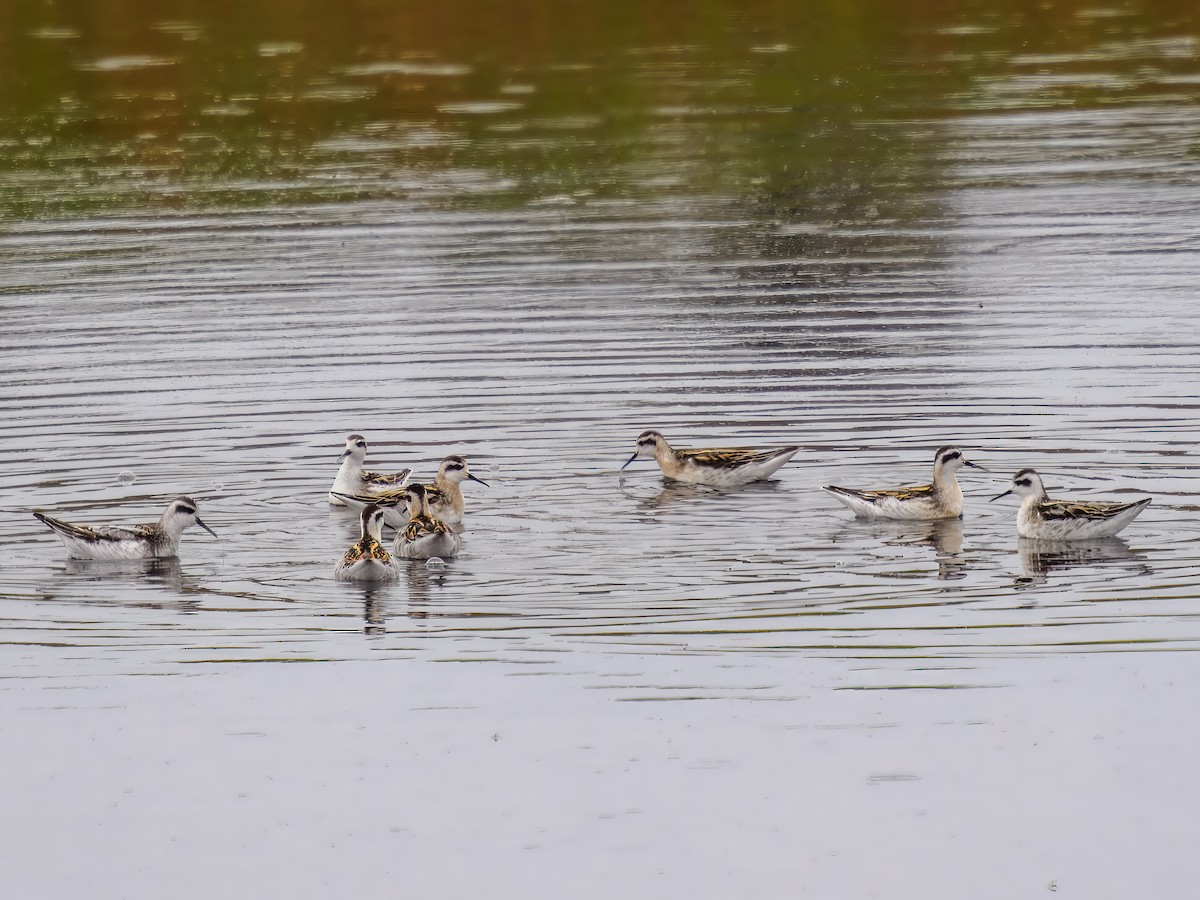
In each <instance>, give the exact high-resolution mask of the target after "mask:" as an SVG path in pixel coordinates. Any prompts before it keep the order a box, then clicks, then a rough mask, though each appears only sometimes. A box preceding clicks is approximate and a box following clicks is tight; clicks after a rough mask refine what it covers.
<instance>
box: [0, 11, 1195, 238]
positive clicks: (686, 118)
mask: <svg viewBox="0 0 1200 900" xmlns="http://www.w3.org/2000/svg"><path fill="white" fill-rule="evenodd" d="M1197 19H1198V13H1197V11H1196V4H1195V3H1194V2H1183V0H1131V2H1121V3H1115V4H1108V5H1104V4H1097V3H1095V2H1090V3H1085V2H1067V3H1054V4H1043V3H1041V2H1032V0H977V2H969V3H962V2H951V0H906V2H902V3H901V2H887V0H812V2H798V0H686V2H685V0H662V2H646V0H613V2H604V3H587V2H580V0H505V2H503V3H496V2H477V0H448V2H447V0H443V2H439V3H436V4H430V3H427V2H424V3H418V2H409V0H343V2H338V3H330V2H328V0H172V2H167V0H157V2H156V0H45V2H32V0H31V2H26V0H16V2H13V3H6V4H3V5H2V6H0V104H2V106H0V109H2V112H0V215H3V216H5V217H7V218H9V219H13V218H18V219H23V218H38V217H44V216H70V215H79V214H87V213H93V212H98V211H105V210H143V211H145V210H151V211H152V210H155V209H175V208H181V209H195V208H210V207H214V206H217V207H246V206H251V207H253V206H261V205H265V204H278V203H321V202H336V201H347V200H356V199H364V198H366V199H370V198H395V197H402V198H406V199H408V200H410V201H412V202H414V203H421V204H430V205H434V206H442V205H469V206H481V207H514V206H521V205H524V204H530V203H562V204H567V203H574V204H586V205H589V206H591V207H594V208H596V209H597V210H598V211H603V210H604V209H607V208H610V206H611V205H612V204H617V205H620V204H635V203H636V204H639V205H643V206H645V207H646V208H648V209H651V210H652V209H653V208H654V204H655V203H657V202H659V201H664V200H667V201H670V202H672V203H673V204H676V205H677V204H678V203H680V202H689V203H694V204H695V206H696V208H697V211H698V212H699V213H701V214H710V215H711V214H718V213H719V212H721V211H724V212H725V213H726V214H729V211H730V210H734V211H736V214H739V215H744V216H749V217H752V218H755V219H763V218H766V219H777V220H780V221H783V222H789V221H794V220H811V219H813V218H816V219H818V220H831V221H834V220H836V221H867V220H872V219H879V218H883V219H905V218H910V217H918V216H923V215H926V214H928V212H929V204H930V203H931V202H932V201H931V198H932V197H933V196H935V195H936V185H937V183H938V180H939V172H940V170H941V168H942V167H943V166H944V165H945V163H944V155H943V153H942V150H941V146H942V141H943V135H942V132H941V129H940V128H939V122H940V121H942V120H943V119H946V118H951V117H954V116H959V115H963V114H964V113H965V112H968V111H971V110H973V109H975V108H976V107H977V106H978V105H979V103H980V102H981V100H980V95H979V87H980V85H981V84H986V83H987V82H988V80H989V79H996V78H1000V77H1003V76H1004V74H1005V73H1006V72H1007V71H1008V69H1009V66H1010V65H1011V63H1012V60H1013V59H1014V58H1016V57H1023V58H1031V57H1042V58H1044V62H1042V63H1041V65H1042V66H1043V67H1049V68H1051V69H1053V70H1054V71H1056V72H1058V71H1071V70H1073V69H1078V68H1080V67H1087V66H1092V67H1102V68H1103V70H1104V71H1106V72H1117V73H1120V72H1122V71H1136V70H1137V69H1138V67H1144V66H1145V65H1146V60H1145V58H1143V56H1141V55H1139V54H1137V53H1123V52H1121V49H1120V48H1123V47H1124V48H1128V47H1130V46H1136V45H1137V42H1138V41H1150V40H1153V41H1172V40H1175V41H1181V42H1183V43H1181V44H1180V48H1181V51H1180V52H1179V53H1178V54H1176V55H1175V56H1174V57H1173V56H1172V55H1171V54H1169V53H1167V54H1160V55H1159V56H1161V59H1160V58H1159V56H1156V57H1155V58H1156V59H1157V60H1158V63H1160V64H1161V67H1162V68H1163V69H1164V70H1169V69H1171V68H1172V67H1176V68H1178V69H1179V70H1180V71H1185V72H1190V73H1195V71H1196V59H1195V54H1194V52H1193V54H1192V56H1191V57H1190V58H1189V57H1188V53H1187V52H1186V49H1187V47H1188V46H1191V47H1192V49H1193V51H1194V49H1195V46H1196V44H1195V43H1194V42H1195V41H1196V39H1197V35H1198V34H1200V30H1198V25H1197ZM1188 41H1191V42H1193V43H1192V44H1188V43H1187V42H1188ZM1142 83H1143V82H1142V81H1139V82H1137V83H1135V84H1133V85H1132V86H1130V85H1128V84H1126V85H1118V86H1116V87H1104V86H1103V85H1102V86H1101V87H1100V88H1091V89H1085V88H1080V87H1074V88H1063V89H1061V90H1058V91H1057V92H1055V91H1054V90H1053V89H1052V90H1050V92H1049V93H1047V94H1044V95H1042V96H1040V97H1039V98H1038V102H1039V103H1041V104H1043V105H1044V104H1059V105H1065V106H1072V107H1086V106H1088V105H1091V104H1095V105H1104V104H1112V103H1124V102H1133V103H1136V102H1140V95H1139V91H1140V88H1139V87H1138V85H1139V84H1142ZM1014 102H1018V103H1019V102H1024V101H1022V100H1020V99H1018V100H1017V101H1014Z"/></svg>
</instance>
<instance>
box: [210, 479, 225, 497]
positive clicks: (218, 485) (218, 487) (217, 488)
mask: <svg viewBox="0 0 1200 900" xmlns="http://www.w3.org/2000/svg"><path fill="white" fill-rule="evenodd" d="M223 490H225V484H224V482H221V481H217V482H214V483H213V486H212V492H213V493H214V494H219V493H221V491H223Z"/></svg>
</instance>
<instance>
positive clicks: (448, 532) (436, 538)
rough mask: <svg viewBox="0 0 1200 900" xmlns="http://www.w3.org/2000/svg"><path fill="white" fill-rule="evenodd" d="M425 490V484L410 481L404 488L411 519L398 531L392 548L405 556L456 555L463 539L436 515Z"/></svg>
mask: <svg viewBox="0 0 1200 900" xmlns="http://www.w3.org/2000/svg"><path fill="white" fill-rule="evenodd" d="M425 497H426V491H425V485H423V484H410V485H409V486H408V487H407V488H405V502H406V503H407V504H408V514H409V520H408V524H407V525H406V526H404V530H403V531H399V532H397V533H396V542H395V544H394V545H393V548H392V549H393V550H394V551H395V553H396V555H397V556H402V557H404V558H405V559H431V558H432V557H435V556H437V557H440V558H441V559H449V558H450V557H452V556H457V555H458V551H459V550H460V549H461V548H462V538H460V537H459V536H458V535H457V534H456V533H455V532H454V529H452V528H451V527H450V526H449V525H447V524H446V523H445V522H442V521H440V520H439V519H436V518H434V517H433V516H432V515H431V514H430V512H429V508H428V506H427V505H426V503H425Z"/></svg>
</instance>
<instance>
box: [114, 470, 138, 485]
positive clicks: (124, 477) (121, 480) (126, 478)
mask: <svg viewBox="0 0 1200 900" xmlns="http://www.w3.org/2000/svg"><path fill="white" fill-rule="evenodd" d="M135 481H137V476H136V475H134V474H133V473H132V472H130V471H129V470H128V469H126V470H125V471H124V472H122V473H121V474H120V475H118V476H117V483H118V484H133V483H134V482H135Z"/></svg>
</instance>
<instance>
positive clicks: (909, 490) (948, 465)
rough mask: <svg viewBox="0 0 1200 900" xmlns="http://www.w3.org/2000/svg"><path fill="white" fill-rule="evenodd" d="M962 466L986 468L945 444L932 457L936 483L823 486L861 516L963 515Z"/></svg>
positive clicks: (934, 481)
mask: <svg viewBox="0 0 1200 900" xmlns="http://www.w3.org/2000/svg"><path fill="white" fill-rule="evenodd" d="M959 466H970V467H971V468H972V469H979V470H981V471H985V472H986V471H987V470H986V469H984V468H983V466H978V465H976V464H975V463H973V462H968V461H967V458H966V457H965V456H963V453H962V451H961V450H959V449H958V448H957V447H942V448H940V449H939V450H938V452H937V453H936V454H935V455H934V457H933V483H932V484H922V485H919V486H916V487H903V488H880V489H877V490H865V491H864V490H858V489H857V488H844V487H838V486H836V485H832V484H827V485H825V486H824V487H822V488H821V490H823V491H824V492H825V493H827V494H830V495H831V496H833V497H836V498H837V499H838V500H839V501H840V502H841V503H843V504H845V505H846V506H848V507H849V508H850V509H851V510H852V511H853V512H854V515H855V516H857V517H858V518H860V519H906V520H910V521H911V520H917V519H921V520H929V519H953V518H956V517H957V516H961V515H962V510H963V494H962V488H960V487H959V486H958V479H957V478H956V477H955V475H954V473H955V472H957V471H958V468H959Z"/></svg>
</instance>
